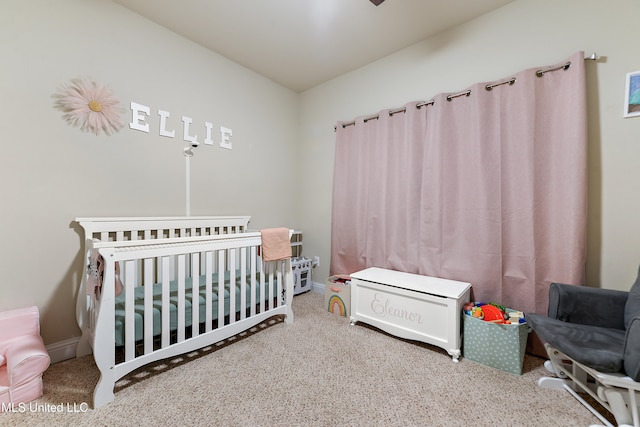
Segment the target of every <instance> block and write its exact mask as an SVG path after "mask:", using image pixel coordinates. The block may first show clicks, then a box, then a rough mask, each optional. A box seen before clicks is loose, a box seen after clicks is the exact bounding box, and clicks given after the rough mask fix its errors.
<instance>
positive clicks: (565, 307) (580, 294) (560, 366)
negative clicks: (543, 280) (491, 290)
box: [527, 271, 640, 426]
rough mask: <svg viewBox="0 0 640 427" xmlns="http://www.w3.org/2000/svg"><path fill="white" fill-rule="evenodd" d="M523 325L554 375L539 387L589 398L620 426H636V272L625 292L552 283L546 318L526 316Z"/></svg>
mask: <svg viewBox="0 0 640 427" xmlns="http://www.w3.org/2000/svg"><path fill="white" fill-rule="evenodd" d="M527 322H528V323H529V325H530V326H531V328H532V329H533V330H534V331H535V332H536V333H537V334H538V336H539V337H540V338H541V339H542V340H543V341H544V342H545V347H546V349H547V354H548V355H549V362H547V363H546V364H545V366H546V367H547V369H548V370H550V371H551V372H552V373H554V374H555V375H556V378H553V379H551V378H547V377H545V378H542V379H540V380H539V381H538V384H539V385H541V386H542V387H550V388H565V389H567V390H569V391H570V392H571V391H573V392H575V391H579V392H584V393H588V394H589V395H591V396H592V397H593V398H594V399H595V400H597V401H598V402H599V403H600V404H602V406H603V407H605V408H606V409H607V410H608V411H610V412H611V413H613V415H614V416H615V418H616V422H617V423H618V424H620V425H622V424H632V423H633V425H634V426H640V420H639V417H638V407H637V403H636V399H635V392H636V391H640V271H639V272H638V277H637V278H636V281H635V283H634V284H633V286H632V287H631V289H630V290H629V292H625V291H616V290H609V289H600V288H589V287H584V286H574V285H564V284H559V283H552V284H551V286H550V287H549V310H548V316H541V315H537V314H528V315H527ZM572 394H574V396H576V397H577V395H576V394H575V393H572ZM581 403H586V402H584V401H582V402H581ZM590 409H591V411H592V412H594V411H595V410H594V409H593V408H590ZM594 414H596V415H598V414H597V413H596V412H594Z"/></svg>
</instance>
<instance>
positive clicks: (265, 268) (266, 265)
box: [260, 262, 272, 313]
mask: <svg viewBox="0 0 640 427" xmlns="http://www.w3.org/2000/svg"><path fill="white" fill-rule="evenodd" d="M265 275H268V276H269V286H271V282H272V279H271V275H269V263H265V262H262V272H261V273H260V313H264V300H265V296H266V294H265V286H264V285H265V281H264V276H265Z"/></svg>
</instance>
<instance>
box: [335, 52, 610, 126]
mask: <svg viewBox="0 0 640 427" xmlns="http://www.w3.org/2000/svg"><path fill="white" fill-rule="evenodd" d="M584 60H585V61H597V60H598V56H597V55H596V54H595V52H594V53H592V54H591V55H589V56H587V57H585V58H584ZM569 67H571V61H567V62H566V63H564V64H562V65H558V66H555V67H551V68H546V69H540V70H538V71H536V76H538V77H543V76H544V75H545V73H548V72H550V71H557V70H565V71H566V70H568V69H569ZM515 82H516V78H515V77H511V78H509V79H507V80H505V81H501V82H498V83H490V84H488V85H486V86H485V87H484V88H485V89H486V90H488V91H490V90H491V89H493V88H494V87H496V86H500V85H504V84H509V86H511V85H513V84H514V83H515ZM469 95H471V90H465V91H463V92H460V93H455V94H453V95H447V101H451V100H453V99H455V98H459V97H461V96H469ZM434 102H435V101H434V100H433V99H432V100H431V101H425V102H419V103H418V104H416V108H418V109H420V108H422V107H426V106H427V105H433V104H434ZM406 111H407V107H402V108H397V109H395V110H389V116H393V115H394V114H398V113H404V112H406ZM379 118H380V115H379V114H374V115H372V116H368V117H365V118H364V119H362V121H363V122H365V123H366V122H368V121H369V120H377V119H379ZM355 124H356V121H355V120H352V121H350V122H345V123H343V124H342V127H343V128H346V127H347V126H353V125H355ZM337 129H338V127H337V126H334V127H333V130H334V132H335V131H336V130H337Z"/></svg>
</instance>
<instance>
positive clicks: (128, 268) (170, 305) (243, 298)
mask: <svg viewBox="0 0 640 427" xmlns="http://www.w3.org/2000/svg"><path fill="white" fill-rule="evenodd" d="M249 219H250V217H248V216H244V217H158V218H77V219H76V221H77V222H78V223H79V224H80V225H81V226H82V228H83V229H84V232H85V238H86V239H85V248H84V253H85V254H86V256H85V262H84V276H83V287H82V289H81V291H80V292H79V295H78V302H77V307H76V315H77V320H78V325H79V326H80V329H81V330H82V337H81V339H80V342H79V343H78V347H77V351H76V356H77V357H80V356H84V355H87V354H90V353H91V352H92V351H93V354H94V359H95V361H96V365H97V366H98V369H99V370H100V380H99V382H98V384H97V385H96V388H95V391H94V394H93V407H94V408H97V407H99V406H102V405H104V404H107V403H109V402H111V401H112V400H113V399H114V392H113V389H114V386H115V382H116V381H117V380H118V379H120V378H122V377H123V376H125V375H126V374H128V373H130V372H131V371H133V370H135V369H137V368H139V367H141V366H144V365H146V364H148V363H151V362H154V361H157V360H161V359H165V358H168V357H174V356H176V355H179V354H183V353H187V352H190V351H194V350H196V349H199V348H202V347H206V346H208V345H211V344H213V343H216V342H219V341H222V340H224V339H226V338H229V337H232V336H234V335H237V334H238V333H240V332H242V331H245V330H247V329H250V328H252V327H253V326H255V325H257V324H259V323H261V322H264V321H265V320H267V319H268V318H270V317H273V316H276V315H284V317H285V323H291V322H292V321H293V312H292V310H291V301H292V298H293V277H292V271H291V260H290V259H286V260H283V261H275V262H269V263H263V262H262V259H261V257H260V247H261V234H260V233H259V232H251V231H248V230H247V224H248V222H249ZM119 285H122V288H120V287H119ZM120 289H122V291H121V293H120V294H118V291H119V290H120ZM85 290H86V292H85ZM117 294H118V295H117Z"/></svg>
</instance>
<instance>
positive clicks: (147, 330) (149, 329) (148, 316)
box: [144, 258, 154, 354]
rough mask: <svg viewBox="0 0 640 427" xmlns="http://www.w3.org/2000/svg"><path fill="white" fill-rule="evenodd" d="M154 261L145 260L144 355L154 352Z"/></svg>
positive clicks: (150, 259)
mask: <svg viewBox="0 0 640 427" xmlns="http://www.w3.org/2000/svg"><path fill="white" fill-rule="evenodd" d="M153 261H154V260H153V258H146V259H145V260H144V354H149V353H151V352H152V351H153Z"/></svg>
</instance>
